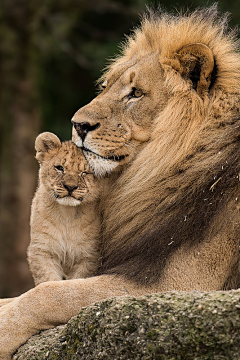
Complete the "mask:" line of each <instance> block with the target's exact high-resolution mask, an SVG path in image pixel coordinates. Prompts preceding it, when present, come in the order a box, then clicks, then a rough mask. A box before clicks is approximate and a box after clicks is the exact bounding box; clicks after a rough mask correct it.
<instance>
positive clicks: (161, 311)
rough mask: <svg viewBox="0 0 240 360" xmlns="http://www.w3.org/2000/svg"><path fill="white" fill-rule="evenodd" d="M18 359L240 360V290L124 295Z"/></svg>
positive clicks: (34, 342) (35, 341) (24, 349)
mask: <svg viewBox="0 0 240 360" xmlns="http://www.w3.org/2000/svg"><path fill="white" fill-rule="evenodd" d="M13 359H14V360H23V359H24V360H30V359H31V360H35V359H36V360H42V359H48V360H70V359H71V360H72V359H73V360H74V359H89V360H96V359H99V360H101V359H106V360H107V359H109V360H110V359H111V360H113V359H126V360H127V359H134V360H140V359H141V360H145V359H146V360H147V359H160V360H165V359H167V360H178V359H180V360H193V359H194V360H208V359H209V360H210V359H211V360H227V359H228V360H229V359H231V360H239V359H240V291H237V290H235V291H226V292H223V291H221V292H209V293H199V292H190V293H184V292H167V293H163V294H153V295H146V296H142V297H139V298H135V297H119V298H112V299H108V300H105V301H102V302H98V303H96V304H94V305H92V306H88V307H86V308H84V309H83V310H82V311H81V312H80V313H79V315H78V316H76V317H74V318H72V319H71V320H70V321H69V322H68V324H67V325H64V326H59V327H56V328H54V329H51V330H48V331H43V332H41V333H40V334H38V335H35V336H33V337H32V338H31V339H29V340H28V342H27V343H26V344H24V345H23V346H21V347H20V348H19V349H18V351H17V352H16V354H15V355H14V357H13Z"/></svg>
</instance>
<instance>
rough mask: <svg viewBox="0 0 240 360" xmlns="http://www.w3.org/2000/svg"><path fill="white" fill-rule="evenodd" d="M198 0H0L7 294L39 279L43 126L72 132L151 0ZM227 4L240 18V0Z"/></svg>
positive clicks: (2, 292) (0, 158)
mask: <svg viewBox="0 0 240 360" xmlns="http://www.w3.org/2000/svg"><path fill="white" fill-rule="evenodd" d="M212 3H213V2H211V1H208V2H206V1H202V0H193V1H183V0H179V1H174V0H164V1H161V3H159V1H153V0H151V1H147V0H145V1H144V0H1V1H0V297H9V296H15V295H18V294H20V293H22V292H23V291H26V290H28V289H29V288H31V287H32V286H33V282H32V279H31V275H30V273H29V270H28V265H27V262H26V248H27V246H28V243H29V216H30V205H31V199H32V196H33V193H34V190H35V188H36V184H37V168H38V166H37V161H36V160H35V159H34V155H35V151H34V141H35V138H36V136H37V134H38V133H39V132H42V131H52V132H54V133H56V134H57V135H58V136H59V137H60V138H61V140H67V139H70V138H71V123H70V119H71V117H72V116H73V114H74V113H75V111H76V110H78V108H80V107H81V106H83V105H85V104H86V103H88V102H89V101H90V100H91V99H92V98H93V97H94V96H95V94H96V87H95V81H96V80H97V79H98V77H99V76H100V75H101V71H102V69H103V68H104V66H105V65H106V63H107V59H110V58H111V57H113V56H114V54H116V53H117V52H118V51H119V43H120V42H122V41H123V40H124V35H128V34H130V33H131V29H133V28H134V27H136V26H137V25H138V24H139V19H140V15H141V14H142V13H143V12H144V10H145V8H146V6H149V5H150V6H153V7H157V6H159V5H160V4H161V6H163V7H164V8H166V9H167V10H170V11H175V10H177V11H178V10H181V9H185V10H186V9H191V10H194V9H195V8H196V7H199V6H206V5H207V6H209V5H211V4H212ZM219 10H220V11H228V12H229V13H230V14H231V17H230V19H231V22H230V24H231V26H235V25H238V24H239V23H240V6H239V0H235V1H234V0H232V1H227V0H221V1H220V2H219Z"/></svg>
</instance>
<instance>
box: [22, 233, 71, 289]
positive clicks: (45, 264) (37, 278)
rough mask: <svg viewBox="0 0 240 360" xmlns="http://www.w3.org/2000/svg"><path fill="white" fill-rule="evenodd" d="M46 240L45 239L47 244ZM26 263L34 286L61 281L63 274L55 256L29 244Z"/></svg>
mask: <svg viewBox="0 0 240 360" xmlns="http://www.w3.org/2000/svg"><path fill="white" fill-rule="evenodd" d="M47 240H48V239H45V242H46V243H47ZM28 263H29V268H30V271H31V273H32V276H33V279H34V283H35V285H39V284H41V283H42V282H46V281H59V280H63V278H64V273H63V269H62V266H61V263H60V260H59V258H58V256H57V254H54V253H51V252H50V251H48V250H47V249H44V248H41V247H38V246H35V245H34V244H30V246H29V248H28Z"/></svg>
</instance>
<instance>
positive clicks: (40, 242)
mask: <svg viewBox="0 0 240 360" xmlns="http://www.w3.org/2000/svg"><path fill="white" fill-rule="evenodd" d="M36 150H37V154H36V158H37V159H38V160H39V161H40V170H39V186H38V189H37V191H36V194H35V196H34V199H33V202H32V212H31V222H30V223H31V242H30V245H29V248H28V262H29V266H30V270H31V272H32V275H33V278H34V282H35V285H38V284H40V283H42V282H45V281H57V280H63V279H75V278H84V277H89V276H92V275H94V274H96V272H97V269H98V266H99V252H98V248H99V234H100V216H99V214H98V211H97V205H98V198H99V193H100V188H101V185H100V184H101V181H100V180H98V179H96V178H95V177H94V175H93V174H92V171H91V170H90V169H89V166H88V164H87V162H86V160H85V158H84V156H83V154H82V151H81V149H78V148H76V145H75V144H73V143H72V142H70V141H69V142H65V143H60V140H59V139H58V138H57V137H56V135H54V134H51V133H42V134H40V135H39V136H38V137H37V139H36ZM59 167H60V169H58V168H59ZM61 170H62V171H61ZM70 186H72V188H73V187H75V189H74V188H73V189H74V190H73V191H72V192H71V193H70V195H69V191H68V190H67V189H66V187H70ZM70 189H71V188H70ZM79 199H80V200H79Z"/></svg>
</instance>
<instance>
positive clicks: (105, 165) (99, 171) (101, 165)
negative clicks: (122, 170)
mask: <svg viewBox="0 0 240 360" xmlns="http://www.w3.org/2000/svg"><path fill="white" fill-rule="evenodd" d="M83 154H84V156H85V158H86V160H87V162H88V164H89V166H90V167H91V169H92V170H93V171H94V173H95V175H96V176H99V177H102V176H104V175H106V174H110V173H112V172H113V171H114V170H115V169H116V168H117V167H118V166H119V161H116V160H111V159H105V158H104V157H101V156H99V155H97V154H94V153H92V152H91V151H87V150H83Z"/></svg>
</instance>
